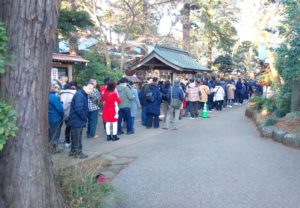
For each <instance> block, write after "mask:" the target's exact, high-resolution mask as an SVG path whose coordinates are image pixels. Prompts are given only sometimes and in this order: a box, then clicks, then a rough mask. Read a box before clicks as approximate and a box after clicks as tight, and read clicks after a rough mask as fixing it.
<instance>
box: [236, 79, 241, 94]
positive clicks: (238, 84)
mask: <svg viewBox="0 0 300 208" xmlns="http://www.w3.org/2000/svg"><path fill="white" fill-rule="evenodd" d="M235 87H236V92H239V93H241V92H242V89H243V84H242V82H240V81H237V83H236V86H235Z"/></svg>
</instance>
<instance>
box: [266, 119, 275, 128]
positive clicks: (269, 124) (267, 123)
mask: <svg viewBox="0 0 300 208" xmlns="http://www.w3.org/2000/svg"><path fill="white" fill-rule="evenodd" d="M276 124H277V120H275V119H268V120H266V121H265V123H264V126H274V125H276Z"/></svg>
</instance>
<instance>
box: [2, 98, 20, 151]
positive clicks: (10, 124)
mask: <svg viewBox="0 0 300 208" xmlns="http://www.w3.org/2000/svg"><path fill="white" fill-rule="evenodd" d="M16 121H17V113H16V111H15V110H14V108H13V107H12V106H11V105H9V104H8V103H6V102H3V101H0V151H1V150H2V149H3V146H4V144H6V141H7V139H8V138H9V137H15V136H16V132H17V130H18V127H17V125H16Z"/></svg>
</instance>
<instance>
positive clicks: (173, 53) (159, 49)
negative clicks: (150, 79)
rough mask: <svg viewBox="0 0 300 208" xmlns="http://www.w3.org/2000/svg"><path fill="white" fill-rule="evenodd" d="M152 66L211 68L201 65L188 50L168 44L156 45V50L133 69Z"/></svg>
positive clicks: (202, 70) (197, 69) (163, 67)
mask: <svg viewBox="0 0 300 208" xmlns="http://www.w3.org/2000/svg"><path fill="white" fill-rule="evenodd" d="M151 67H154V68H155V69H162V70H163V69H173V70H176V71H180V72H184V71H190V72H204V71H206V72H208V71H211V70H210V69H209V68H207V67H205V66H202V65H200V64H199V63H198V62H197V61H196V60H195V59H194V58H193V57H192V56H191V55H190V54H189V53H188V52H187V51H184V50H182V49H179V48H176V47H172V46H167V45H155V47H154V50H153V51H152V52H151V53H150V54H149V55H147V56H146V57H145V58H144V59H143V60H142V61H140V62H139V63H138V64H136V65H135V66H133V67H131V70H143V69H144V70H147V69H150V68H151Z"/></svg>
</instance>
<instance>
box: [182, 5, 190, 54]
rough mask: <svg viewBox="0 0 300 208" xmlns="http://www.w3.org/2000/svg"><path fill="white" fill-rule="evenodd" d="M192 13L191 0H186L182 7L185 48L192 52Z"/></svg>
mask: <svg viewBox="0 0 300 208" xmlns="http://www.w3.org/2000/svg"><path fill="white" fill-rule="evenodd" d="M190 13H191V4H190V0H186V3H185V4H184V7H183V9H182V31H183V50H185V51H188V52H190V51H191V46H190V45H191V44H190V28H191V26H190Z"/></svg>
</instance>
